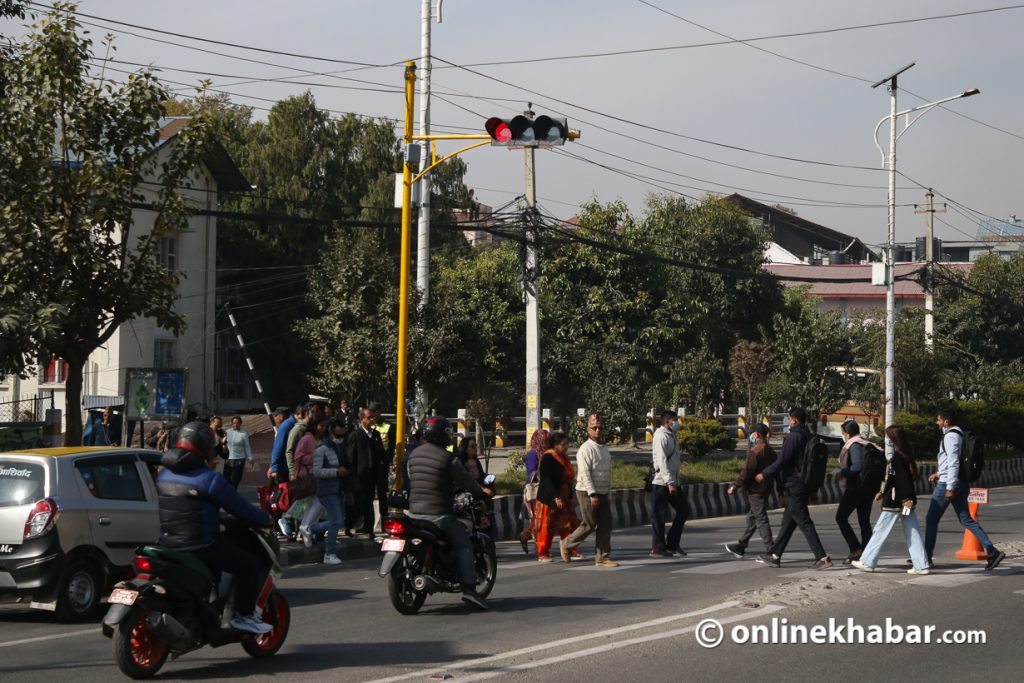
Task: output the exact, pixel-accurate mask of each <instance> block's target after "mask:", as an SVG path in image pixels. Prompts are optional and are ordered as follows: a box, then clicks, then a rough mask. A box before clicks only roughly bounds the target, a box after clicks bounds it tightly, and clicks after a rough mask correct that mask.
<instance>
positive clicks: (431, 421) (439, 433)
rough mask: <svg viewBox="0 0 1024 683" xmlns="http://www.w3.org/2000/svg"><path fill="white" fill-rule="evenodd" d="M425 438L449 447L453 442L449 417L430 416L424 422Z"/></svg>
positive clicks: (443, 446)
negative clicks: (449, 430) (449, 429)
mask: <svg viewBox="0 0 1024 683" xmlns="http://www.w3.org/2000/svg"><path fill="white" fill-rule="evenodd" d="M423 438H424V439H426V440H427V442H428V443H432V444H435V445H438V446H440V447H441V448H447V447H448V446H450V445H451V444H452V438H451V436H450V435H449V434H448V419H447V418H446V417H444V416H441V415H434V416H433V417H428V418H427V421H426V422H424V423H423Z"/></svg>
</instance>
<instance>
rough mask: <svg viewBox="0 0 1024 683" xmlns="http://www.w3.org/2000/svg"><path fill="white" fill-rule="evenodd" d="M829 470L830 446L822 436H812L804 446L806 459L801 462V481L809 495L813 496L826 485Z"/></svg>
mask: <svg viewBox="0 0 1024 683" xmlns="http://www.w3.org/2000/svg"><path fill="white" fill-rule="evenodd" d="M827 470H828V446H826V445H825V440H824V439H822V438H821V437H820V436H817V435H814V434H812V435H811V438H810V439H809V440H808V441H807V445H806V446H804V457H803V460H802V461H801V462H800V479H801V481H803V483H804V486H805V487H807V495H809V496H813V495H814V494H815V493H817V492H818V489H820V488H821V485H822V484H823V483H825V472H826V471H827Z"/></svg>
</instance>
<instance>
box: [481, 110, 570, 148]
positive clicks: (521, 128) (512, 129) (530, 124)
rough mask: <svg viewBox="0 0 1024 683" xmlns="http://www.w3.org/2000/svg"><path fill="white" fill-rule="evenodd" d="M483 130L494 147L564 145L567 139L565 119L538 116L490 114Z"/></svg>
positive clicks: (567, 125)
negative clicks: (529, 117) (530, 117)
mask: <svg viewBox="0 0 1024 683" xmlns="http://www.w3.org/2000/svg"><path fill="white" fill-rule="evenodd" d="M484 130H486V131H487V134H488V135H490V136H491V145H493V146H495V147H510V148H515V147H552V146H554V145H564V144H565V141H566V140H567V139H569V124H568V122H567V121H566V120H565V119H562V118H553V117H551V116H538V117H537V118H536V119H532V120H531V119H528V118H526V117H525V116H516V117H513V118H511V119H501V118H498V117H497V116H492V117H491V118H489V119H487V122H486V123H484Z"/></svg>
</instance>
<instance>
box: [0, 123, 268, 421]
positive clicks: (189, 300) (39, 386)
mask: <svg viewBox="0 0 1024 683" xmlns="http://www.w3.org/2000/svg"><path fill="white" fill-rule="evenodd" d="M186 125H188V119H186V118H167V119H162V120H161V121H160V123H159V126H160V145H159V147H158V152H157V153H158V154H167V153H168V151H169V150H170V149H171V147H172V146H173V145H174V143H175V138H176V137H177V135H178V133H180V132H181V131H182V129H184V127H185V126H186ZM156 180H157V179H155V178H154V179H151V182H152V183H155V182H156ZM190 185H191V187H190V189H182V190H180V192H181V193H182V195H184V196H185V197H186V199H187V201H188V202H189V203H190V204H191V205H192V206H193V207H194V208H195V209H196V211H197V212H198V213H197V214H195V215H193V216H192V217H190V218H189V220H188V225H187V227H186V228H185V229H184V230H182V231H181V232H180V233H179V234H177V235H174V236H171V237H164V238H162V239H161V243H160V247H159V255H158V258H159V259H160V262H161V263H162V264H163V265H164V266H165V267H166V268H167V269H168V270H177V271H179V272H181V273H182V274H183V276H184V277H182V279H181V281H180V283H179V285H178V300H177V302H176V304H175V308H176V309H177V311H178V312H180V313H181V314H182V315H183V316H184V318H185V320H186V324H187V328H186V330H185V332H184V333H183V334H182V335H181V336H179V337H175V336H174V335H173V334H171V333H170V332H168V331H166V330H164V329H161V328H160V327H158V326H157V324H156V321H155V320H153V319H149V318H138V319H134V320H130V321H128V322H126V323H124V324H122V325H121V326H120V328H119V329H118V330H117V331H116V332H115V333H114V335H113V336H112V337H111V338H110V340H109V341H108V342H107V343H106V344H104V345H103V346H102V347H101V348H99V349H97V350H95V351H94V352H93V353H92V355H91V356H90V357H89V360H88V361H87V363H86V367H85V371H84V372H85V377H84V382H83V391H82V393H83V402H84V403H85V405H84V407H85V408H91V407H99V406H103V405H117V404H119V403H120V402H121V399H120V397H121V396H122V394H123V393H124V383H125V369H126V368H176V367H183V368H187V369H188V377H189V384H188V402H189V405H190V406H191V407H193V408H196V409H199V410H202V409H203V408H204V407H205V406H208V405H211V404H212V403H214V402H215V401H214V400H213V399H214V393H213V392H214V387H213V378H214V337H215V334H214V332H215V329H216V328H215V326H214V321H215V318H216V310H215V295H216V282H215V277H216V250H217V219H216V217H215V216H213V215H210V214H211V213H212V212H214V211H215V210H216V209H217V193H218V192H219V191H221V190H226V191H246V190H249V189H251V187H250V185H249V183H248V182H247V181H246V179H245V177H244V176H243V175H242V173H241V171H240V170H239V169H238V167H237V166H236V165H235V163H234V161H232V160H231V158H230V157H229V156H228V154H227V152H226V151H225V150H224V149H223V147H221V146H220V145H219V144H217V143H216V142H214V143H212V144H211V145H210V149H209V151H208V152H207V154H206V156H205V157H204V158H203V160H202V163H201V164H200V166H199V167H197V168H196V169H195V170H194V172H193V173H192V174H191V177H190ZM158 189H159V187H158V186H157V185H155V184H150V183H145V184H143V185H142V186H141V187H140V188H139V190H138V191H139V194H141V195H143V199H142V203H143V204H145V203H148V202H152V201H155V200H156V198H157V191H158ZM204 212H205V215H204ZM132 213H133V218H134V226H133V232H136V233H137V234H140V235H141V234H146V233H147V232H148V231H149V229H150V227H151V226H152V222H153V220H154V218H155V214H154V213H153V212H152V211H148V210H145V209H136V210H134V211H133V212H132ZM37 370H38V372H37V373H36V374H35V376H33V377H30V378H28V379H22V380H19V379H18V378H16V377H7V378H3V379H0V403H3V402H10V401H13V400H17V399H20V398H22V397H28V396H33V395H37V394H39V393H46V394H49V393H50V392H52V394H53V401H54V405H55V407H57V408H60V409H63V408H64V395H65V394H64V386H65V381H66V380H67V367H66V364H64V363H63V362H61V361H60V360H59V359H56V358H49V359H40V364H39V366H38V368H37ZM36 403H37V404H38V402H36ZM45 407H49V406H48V405H46V406H45ZM43 417H44V416H43V415H42V414H36V415H35V418H36V419H37V420H42V419H43Z"/></svg>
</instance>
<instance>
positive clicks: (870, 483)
mask: <svg viewBox="0 0 1024 683" xmlns="http://www.w3.org/2000/svg"><path fill="white" fill-rule="evenodd" d="M859 474H860V490H861V491H862V492H864V494H865V495H867V494H871V495H874V494H876V493H878V491H879V489H881V488H882V481H883V480H884V479H885V451H883V450H882V449H881V448H879V447H878V446H876V445H875V444H873V443H871V442H870V441H869V442H867V443H865V444H864V462H863V464H862V465H861V468H860V473H859Z"/></svg>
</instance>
